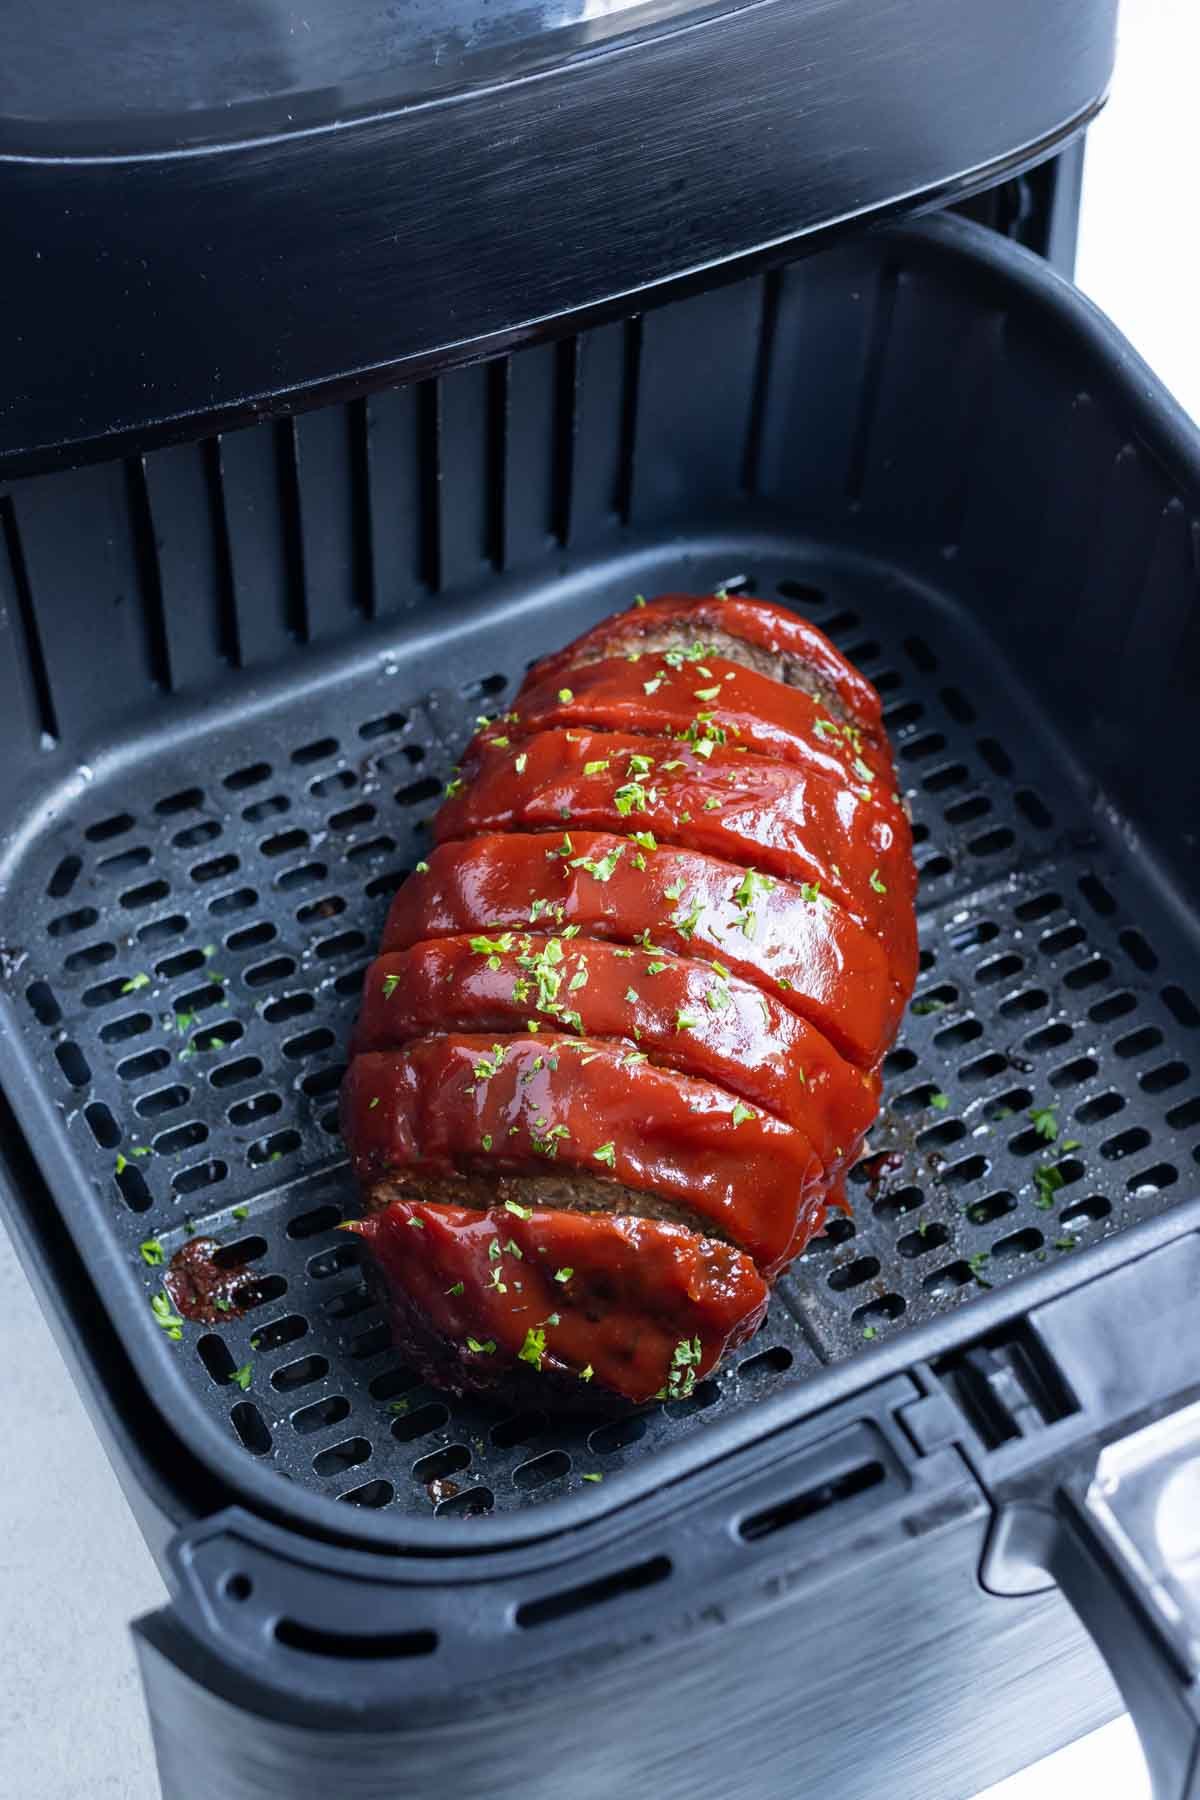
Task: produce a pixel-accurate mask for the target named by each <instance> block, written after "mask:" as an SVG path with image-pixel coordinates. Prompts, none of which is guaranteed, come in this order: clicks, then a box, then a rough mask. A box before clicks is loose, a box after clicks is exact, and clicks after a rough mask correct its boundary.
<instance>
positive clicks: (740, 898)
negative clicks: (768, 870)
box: [733, 869, 775, 938]
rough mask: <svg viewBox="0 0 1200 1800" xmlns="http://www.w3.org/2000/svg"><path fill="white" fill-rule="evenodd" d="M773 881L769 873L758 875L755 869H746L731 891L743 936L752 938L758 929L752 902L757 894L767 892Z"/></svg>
mask: <svg viewBox="0 0 1200 1800" xmlns="http://www.w3.org/2000/svg"><path fill="white" fill-rule="evenodd" d="M774 886H775V883H774V881H773V880H772V878H771V876H769V875H760V874H759V873H758V871H757V870H756V869H747V870H746V873H745V874H744V875H743V876H742V879H741V881H740V882H739V883H738V885H737V887H736V888H735V889H734V891H733V903H734V905H735V906H736V907H737V909H738V915H739V918H738V922H739V924H740V925H741V928H742V935H743V937H748V938H752V937H754V935H755V933H756V932H757V930H758V917H757V915H756V913H755V911H754V902H755V900H756V899H757V898H758V896H759V895H762V894H769V893H770V892H771V890H772V889H773V888H774Z"/></svg>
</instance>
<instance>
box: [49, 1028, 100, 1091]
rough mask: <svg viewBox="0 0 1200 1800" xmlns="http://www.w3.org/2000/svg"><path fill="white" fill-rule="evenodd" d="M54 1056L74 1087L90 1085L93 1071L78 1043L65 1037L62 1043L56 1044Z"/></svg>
mask: <svg viewBox="0 0 1200 1800" xmlns="http://www.w3.org/2000/svg"><path fill="white" fill-rule="evenodd" d="M54 1056H55V1060H56V1061H57V1063H58V1066H59V1068H60V1069H61V1070H62V1072H63V1074H64V1075H65V1076H66V1078H67V1080H68V1081H69V1082H70V1084H71V1086H72V1087H73V1088H85V1087H88V1086H90V1084H91V1079H92V1071H91V1068H90V1066H89V1064H88V1060H87V1057H86V1056H85V1055H84V1054H83V1051H82V1050H81V1049H80V1048H79V1045H78V1044H73V1043H72V1042H71V1040H70V1039H69V1038H65V1039H64V1040H63V1042H62V1043H61V1044H56V1045H55V1046H54Z"/></svg>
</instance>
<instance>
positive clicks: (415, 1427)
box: [392, 1400, 450, 1444]
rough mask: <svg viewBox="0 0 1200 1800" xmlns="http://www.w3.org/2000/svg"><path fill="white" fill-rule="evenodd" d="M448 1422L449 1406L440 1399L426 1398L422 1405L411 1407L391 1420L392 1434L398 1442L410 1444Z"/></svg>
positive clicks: (438, 1429) (439, 1428)
mask: <svg viewBox="0 0 1200 1800" xmlns="http://www.w3.org/2000/svg"><path fill="white" fill-rule="evenodd" d="M449 1423H450V1408H449V1407H448V1406H443V1405H442V1402H441V1401H440V1400H428V1401H426V1403H425V1405H424V1406H417V1407H412V1408H410V1410H409V1411H408V1412H405V1413H401V1414H400V1416H399V1417H398V1418H396V1419H394V1420H393V1421H392V1436H393V1437H394V1438H395V1440H396V1442H397V1443H398V1444H412V1443H415V1442H416V1440H417V1439H418V1438H423V1437H428V1436H429V1434H430V1432H431V1431H440V1430H441V1429H442V1427H443V1426H444V1425H448V1424H449Z"/></svg>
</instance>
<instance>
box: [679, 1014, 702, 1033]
mask: <svg viewBox="0 0 1200 1800" xmlns="http://www.w3.org/2000/svg"><path fill="white" fill-rule="evenodd" d="M699 1024H700V1021H699V1019H697V1018H696V1017H694V1015H693V1014H692V1013H689V1012H683V1011H679V1012H677V1013H676V1014H675V1029H676V1031H695V1030H696V1029H697V1028H698V1026H699Z"/></svg>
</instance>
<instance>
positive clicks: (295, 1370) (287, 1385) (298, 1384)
mask: <svg viewBox="0 0 1200 1800" xmlns="http://www.w3.org/2000/svg"><path fill="white" fill-rule="evenodd" d="M328 1373H329V1363H328V1360H327V1359H326V1358H325V1357H324V1356H301V1357H298V1358H297V1359H296V1361H295V1362H290V1363H284V1365H283V1367H282V1368H279V1369H275V1370H274V1371H273V1372H272V1375H271V1386H272V1387H273V1388H275V1389H276V1391H277V1392H278V1393H280V1394H290V1393H293V1392H294V1391H295V1389H296V1388H302V1387H310V1386H311V1385H312V1383H313V1382H314V1381H323V1380H324V1378H325V1376H326V1375H328Z"/></svg>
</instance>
